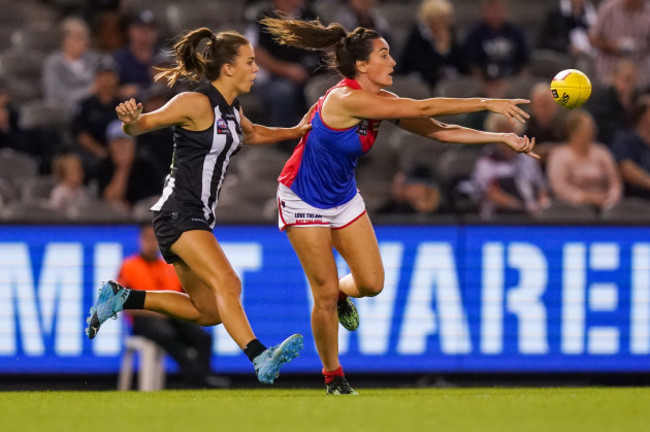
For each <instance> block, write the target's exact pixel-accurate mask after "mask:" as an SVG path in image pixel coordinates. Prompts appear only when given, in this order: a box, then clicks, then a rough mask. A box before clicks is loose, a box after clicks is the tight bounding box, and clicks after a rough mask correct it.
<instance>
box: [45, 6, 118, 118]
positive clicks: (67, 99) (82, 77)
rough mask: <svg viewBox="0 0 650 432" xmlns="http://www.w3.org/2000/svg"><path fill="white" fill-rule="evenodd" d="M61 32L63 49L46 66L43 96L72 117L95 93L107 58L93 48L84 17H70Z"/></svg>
mask: <svg viewBox="0 0 650 432" xmlns="http://www.w3.org/2000/svg"><path fill="white" fill-rule="evenodd" d="M61 31H62V36H63V39H62V43H61V50H59V51H56V52H54V53H52V54H50V55H49V56H48V57H47V59H46V60H45V65H44V66H43V95H44V97H45V100H46V101H48V102H50V103H52V104H53V105H54V106H56V107H60V108H61V109H62V110H65V112H66V113H68V114H70V115H72V114H73V113H74V110H75V109H76V107H77V105H78V104H79V102H80V101H81V100H82V99H84V98H85V97H86V96H88V95H89V94H90V92H91V91H92V85H93V80H94V78H95V71H96V70H97V68H98V67H99V66H100V64H102V63H103V62H105V61H106V59H103V58H102V56H100V55H99V54H97V53H96V52H94V51H92V50H90V49H89V48H90V32H89V30H88V26H87V25H86V23H85V22H84V21H83V20H82V19H81V18H76V17H71V18H66V19H65V20H64V21H63V23H62V24H61Z"/></svg>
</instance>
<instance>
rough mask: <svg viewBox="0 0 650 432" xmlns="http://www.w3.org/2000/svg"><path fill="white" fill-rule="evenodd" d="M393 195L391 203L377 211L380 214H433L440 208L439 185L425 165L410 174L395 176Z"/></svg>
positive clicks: (417, 167) (417, 166) (412, 169)
mask: <svg viewBox="0 0 650 432" xmlns="http://www.w3.org/2000/svg"><path fill="white" fill-rule="evenodd" d="M391 194H392V197H391V199H390V201H388V202H387V203H385V204H384V205H383V206H381V207H380V208H379V209H378V210H377V213H378V214H392V215H395V214H398V215H416V214H432V213H435V212H436V211H437V210H438V207H439V206H440V188H439V187H438V183H437V182H436V179H435V178H434V176H433V174H432V173H431V170H430V169H429V168H427V167H426V166H423V165H415V166H414V167H413V168H411V169H410V170H409V171H408V173H405V172H404V171H399V172H398V173H397V174H395V177H394V178H393V184H392V188H391Z"/></svg>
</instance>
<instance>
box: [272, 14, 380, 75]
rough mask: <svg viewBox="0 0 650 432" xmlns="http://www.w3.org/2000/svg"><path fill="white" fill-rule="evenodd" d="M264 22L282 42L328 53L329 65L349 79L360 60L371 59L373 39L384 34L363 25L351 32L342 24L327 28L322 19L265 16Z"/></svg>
mask: <svg viewBox="0 0 650 432" xmlns="http://www.w3.org/2000/svg"><path fill="white" fill-rule="evenodd" d="M260 23H261V24H262V25H263V26H264V27H266V30H267V31H268V32H269V33H271V35H273V37H274V39H275V40H276V41H278V42H279V43H280V44H283V45H291V46H295V47H298V48H303V49H308V50H314V51H324V52H326V53H327V54H328V55H329V62H328V63H329V66H330V67H331V68H332V69H335V70H337V71H338V72H339V73H340V74H341V75H343V76H344V77H346V78H354V76H355V75H356V73H357V69H356V63H357V61H359V60H361V61H365V60H368V57H369V56H370V53H371V52H372V41H373V40H374V39H378V38H380V37H381V36H380V35H379V33H377V32H376V31H374V30H369V29H366V28H363V27H358V28H357V29H356V30H354V31H353V32H352V33H348V32H347V31H346V30H345V29H344V28H343V26H341V25H340V24H337V23H333V24H330V25H328V26H327V27H325V26H323V24H321V23H320V21H318V20H314V21H301V20H293V19H282V18H264V19H262V20H261V21H260Z"/></svg>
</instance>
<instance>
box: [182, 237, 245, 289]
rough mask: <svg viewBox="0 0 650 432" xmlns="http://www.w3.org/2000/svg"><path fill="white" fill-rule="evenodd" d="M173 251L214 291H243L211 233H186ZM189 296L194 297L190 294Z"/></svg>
mask: <svg viewBox="0 0 650 432" xmlns="http://www.w3.org/2000/svg"><path fill="white" fill-rule="evenodd" d="M171 251H172V252H173V253H174V254H176V255H178V257H180V258H181V260H182V261H183V262H184V263H185V264H186V265H187V266H188V267H189V269H190V271H191V272H192V273H193V274H194V275H196V276H197V277H198V278H199V279H200V280H201V281H203V282H204V283H205V284H207V285H208V286H209V287H210V288H212V289H213V290H221V289H236V290H241V284H240V282H239V278H238V277H237V274H236V273H235V270H234V269H233V268H232V266H231V265H230V261H228V258H227V257H226V254H225V253H224V251H223V249H221V246H220V245H219V242H217V239H216V238H215V237H214V235H213V234H212V233H211V232H210V231H204V230H193V231H186V232H184V233H183V234H182V235H181V236H180V237H179V239H178V240H176V242H175V243H174V244H173V245H172V247H171ZM188 294H190V296H191V295H192V294H191V293H189V292H188Z"/></svg>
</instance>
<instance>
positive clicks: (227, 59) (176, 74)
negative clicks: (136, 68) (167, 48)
mask: <svg viewBox="0 0 650 432" xmlns="http://www.w3.org/2000/svg"><path fill="white" fill-rule="evenodd" d="M206 38H207V39H208V42H207V43H206V45H205V48H204V49H203V52H199V45H200V43H201V41H203V39H206ZM248 43H249V42H248V39H246V38H245V37H244V36H242V35H241V34H239V33H237V32H235V31H225V32H220V33H218V34H216V35H215V34H214V33H213V32H212V30H210V29H208V28H206V27H202V28H199V29H196V30H192V31H190V32H188V33H186V34H184V35H183V36H181V38H180V39H179V41H178V42H176V44H175V45H174V55H175V57H176V64H175V65H174V66H172V67H170V68H161V69H160V70H161V72H160V73H159V74H157V75H156V77H155V80H156V81H158V80H160V79H163V78H166V79H167V83H168V85H169V86H170V87H171V86H173V85H174V84H175V83H176V81H178V80H179V79H182V78H186V79H189V80H190V81H194V82H196V81H200V80H201V79H202V78H203V77H205V78H206V79H208V80H209V81H214V80H216V79H217V78H219V75H220V74H221V67H222V66H223V65H224V64H226V63H230V64H232V63H234V62H235V59H236V58H237V52H238V51H239V47H240V46H242V45H245V44H248Z"/></svg>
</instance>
